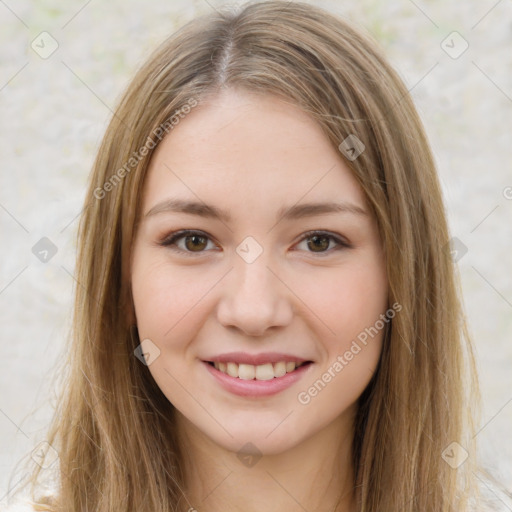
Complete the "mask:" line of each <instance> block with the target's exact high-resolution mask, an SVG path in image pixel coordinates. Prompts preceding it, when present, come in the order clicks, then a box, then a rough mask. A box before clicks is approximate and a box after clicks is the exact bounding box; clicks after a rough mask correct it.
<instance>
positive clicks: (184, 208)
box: [144, 198, 368, 222]
mask: <svg viewBox="0 0 512 512" xmlns="http://www.w3.org/2000/svg"><path fill="white" fill-rule="evenodd" d="M164 212H167V213H168V212H175V213H188V214H190V215H198V216H199V217H205V218H211V219H217V220H221V221H223V222H230V221H231V215H230V214H229V213H228V212H227V211H225V210H222V209H221V208H218V207H217V206H213V205H209V204H206V203H202V202H197V201H186V200H182V199H172V198H171V199H166V200H165V201H162V202H160V203H158V204H156V205H155V206H153V207H152V208H151V209H150V210H149V211H148V212H147V213H146V214H145V215H144V218H145V219H147V218H148V217H151V216H153V215H156V214H158V213H164ZM329 213H351V214H354V215H368V212H367V211H366V210H365V209H364V208H361V207H360V206H357V205H356V204H353V203H350V202H346V201H344V202H341V203H334V202H327V203H302V204H295V205H292V206H285V207H283V208H281V209H280V210H279V211H278V213H277V218H278V219H282V220H294V219H302V218H304V217H313V216H315V215H325V214H329Z"/></svg>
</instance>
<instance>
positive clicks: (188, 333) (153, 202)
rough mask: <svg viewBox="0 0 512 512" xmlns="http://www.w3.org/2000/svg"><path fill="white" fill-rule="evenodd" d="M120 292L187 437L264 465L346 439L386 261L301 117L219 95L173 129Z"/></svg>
mask: <svg viewBox="0 0 512 512" xmlns="http://www.w3.org/2000/svg"><path fill="white" fill-rule="evenodd" d="M340 142H341V141H340ZM333 205H337V206H333ZM131 284H132V293H133V303H134V311H135V317H136V320H135V321H136V324H137V326H138V330H139V336H140V339H141V341H142V342H143V347H144V351H145V352H147V353H148V354H150V355H149V358H148V363H149V364H148V369H149V371H150V372H151V375H152V376H153V378H154V380H155V381H156V383H157V384H158V386H159V387H160V389H161V390H162V392H163V393H164V394H165V396H166V397H167V398H168V399H169V401H170V402H171V403H172V404H173V405H174V406H175V407H176V409H177V410H178V411H179V414H178V417H179V418H180V420H179V421H182V422H186V424H187V425H188V426H189V427H190V430H193V431H195V432H197V433H198V435H201V436H203V437H204V438H205V439H208V440H209V442H214V443H216V444H217V445H220V446H222V447H224V448H225V449H228V450H232V451H238V450H239V449H240V448H241V446H243V445H245V443H247V442H248V441H250V442H252V443H253V444H254V445H255V446H256V447H257V448H258V449H259V450H260V451H261V452H262V453H264V454H265V453H266V454H275V453H280V452H282V451H284V450H286V449H290V448H293V447H294V446H297V445H299V444H300V443H301V442H304V441H305V440H307V439H309V438H311V437H312V436H315V435H320V434H321V433H322V432H323V431H325V432H326V431H327V430H329V431H333V430H336V428H337V427H338V426H339V428H340V429H341V428H347V426H349V425H351V424H352V420H353V416H354V411H355V402H356V400H357V398H358V397H359V396H360V394H361V393H362V391H363V390H364V388H365V387H366V385H367V384H368V382H369V380H370V378H371V376H372V374H373V373H374V371H375V368H376V366H377V363H378V359H379V356H380V352H381V346H382V337H383V332H384V329H383V327H384V326H385V324H386V323H387V322H388V321H389V320H388V317H387V316H386V315H385V313H386V308H387V279H386V273H385V261H384V255H383V251H382V248H381V242H380V238H379V233H378V230H377V226H376V222H375V219H374V218H373V217H372V215H371V213H370V210H369V209H368V206H367V204H366V202H365V197H364V194H363V192H362V190H361V188H360V187H359V185H358V184H357V182H356V180H355V179H354V178H353V176H352V175H351V172H350V170H349V168H348V167H347V166H346V165H345V164H344V161H343V159H342V157H341V155H340V153H339V152H338V150H337V149H336V148H335V147H333V146H332V144H331V143H330V142H329V140H328V139H327V138H326V136H325V135H324V134H323V132H322V131H321V128H320V127H319V126H318V124H317V123H315V121H313V120H312V119H310V118H309V117H308V116H307V115H306V114H305V113H304V112H303V111H301V110H300V109H298V108H297V107H295V106H292V105H290V104H288V103H284V102H283V101H282V100H280V99H278V98H276V97H274V96H261V95H253V94H249V93H246V92H240V91H238V92H235V91H234V90H227V91H224V92H223V93H221V94H220V95H217V96H215V97H213V98H211V99H209V100H208V102H206V103H204V104H202V105H199V106H197V107H196V108H195V109H193V110H192V111H191V112H190V113H189V114H187V116H186V117H185V118H184V119H182V120H181V121H180V123H179V125H177V126H175V127H174V129H173V130H172V131H171V132H170V133H169V135H168V136H167V137H166V138H165V139H164V140H163V141H162V142H161V143H160V145H159V146H158V148H157V150H156V152H155V153H154V155H153V157H152V161H151V164H150V168H149V170H148V174H147V177H146V181H145V183H144V193H143V205H142V220H141V222H140V224H139V225H138V227H137V232H136V238H135V242H134V249H133V253H132V260H131ZM144 340H145V341H144ZM293 363H295V364H293ZM299 363H303V364H302V365H301V366H298V367H297V368H296V369H294V368H295V367H296V365H297V364H299ZM141 364H142V363H141ZM225 372H228V373H225ZM285 372H286V373H285ZM237 375H238V376H237ZM333 426H334V427H335V428H334V429H333Z"/></svg>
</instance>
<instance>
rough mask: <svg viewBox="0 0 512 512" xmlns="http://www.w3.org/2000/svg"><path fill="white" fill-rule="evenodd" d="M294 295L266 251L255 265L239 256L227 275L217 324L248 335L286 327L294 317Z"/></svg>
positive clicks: (259, 334) (219, 305) (218, 310)
mask: <svg viewBox="0 0 512 512" xmlns="http://www.w3.org/2000/svg"><path fill="white" fill-rule="evenodd" d="M292 295H293V294H292V293H291V292H290V290H289V289H288V288H287V287H286V285H285V284H284V283H283V281H282V280H281V279H280V278H279V276H278V272H276V271H275V270H274V269H273V268H271V267H269V261H268V259H267V257H266V253H265V251H264V252H263V254H261V255H260V256H259V257H258V258H257V259H256V260H255V261H253V262H252V263H247V262H246V261H244V260H243V259H242V258H239V257H238V256H237V257H236V258H235V262H234V268H233V270H232V271H231V272H229V274H228V275H227V276H226V282H225V283H224V288H223V289H222V297H221V299H220V301H219V304H218V308H217V318H218V321H219V322H220V323H221V324H222V325H224V326H225V327H235V328H237V329H239V330H240V331H242V332H243V333H245V334H247V335H248V336H261V335H263V334H264V333H265V332H266V331H267V330H269V329H271V328H272V327H274V328H275V327H284V326H286V325H288V324H289V323H290V322H291V320H292V317H293V305H292V302H291V297H292Z"/></svg>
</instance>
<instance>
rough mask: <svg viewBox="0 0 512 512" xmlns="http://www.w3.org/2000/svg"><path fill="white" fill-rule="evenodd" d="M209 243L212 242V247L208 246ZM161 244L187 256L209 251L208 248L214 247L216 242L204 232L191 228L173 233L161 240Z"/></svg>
mask: <svg viewBox="0 0 512 512" xmlns="http://www.w3.org/2000/svg"><path fill="white" fill-rule="evenodd" d="M209 243H210V244H211V246H210V247H208V244H209ZM159 245H162V246H164V247H168V248H169V249H171V250H173V251H176V252H178V253H180V254H183V255H187V256H193V255H200V254H201V253H208V252H209V250H208V249H211V248H212V247H214V243H213V242H212V241H211V239H210V237H209V236H207V235H206V234H203V233H202V232H199V231H191V230H183V231H178V232H175V233H171V234H170V235H169V236H168V237H167V238H165V239H164V240H162V241H161V242H159Z"/></svg>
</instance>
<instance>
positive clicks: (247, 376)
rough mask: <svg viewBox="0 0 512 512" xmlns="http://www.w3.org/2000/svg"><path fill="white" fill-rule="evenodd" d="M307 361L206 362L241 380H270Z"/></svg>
mask: <svg viewBox="0 0 512 512" xmlns="http://www.w3.org/2000/svg"><path fill="white" fill-rule="evenodd" d="M308 363H309V361H304V362H302V363H295V362H292V361H279V362H277V363H266V364H260V365H257V366H255V365H252V364H238V363H235V362H228V363H222V362H211V361H209V362H208V364H210V365H211V366H213V367H214V368H215V369H216V370H219V371H220V372H222V373H224V374H226V375H229V376H230V377H235V378H239V379H242V380H253V379H255V380H271V379H275V378H279V377H283V376H284V375H286V374H287V373H291V372H293V371H295V370H296V369H297V368H299V367H300V366H303V365H305V364H308Z"/></svg>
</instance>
